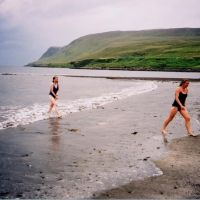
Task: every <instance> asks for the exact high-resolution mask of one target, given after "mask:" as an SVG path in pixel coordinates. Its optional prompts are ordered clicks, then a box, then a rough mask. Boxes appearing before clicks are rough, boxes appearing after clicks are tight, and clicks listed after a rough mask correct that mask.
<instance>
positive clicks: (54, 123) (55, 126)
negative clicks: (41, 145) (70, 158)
mask: <svg viewBox="0 0 200 200" xmlns="http://www.w3.org/2000/svg"><path fill="white" fill-rule="evenodd" d="M49 130H50V136H51V138H50V140H51V147H50V148H51V149H52V150H53V151H58V150H59V147H60V137H61V134H60V119H58V118H51V119H49Z"/></svg>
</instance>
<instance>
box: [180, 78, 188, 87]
mask: <svg viewBox="0 0 200 200" xmlns="http://www.w3.org/2000/svg"><path fill="white" fill-rule="evenodd" d="M185 82H189V80H188V79H183V80H182V81H181V82H180V85H179V86H182V85H183V84H184V83H185Z"/></svg>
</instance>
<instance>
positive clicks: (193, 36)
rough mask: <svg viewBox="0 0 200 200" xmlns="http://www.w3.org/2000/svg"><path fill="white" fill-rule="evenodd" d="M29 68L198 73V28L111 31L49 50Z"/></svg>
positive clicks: (199, 66) (199, 55)
mask: <svg viewBox="0 0 200 200" xmlns="http://www.w3.org/2000/svg"><path fill="white" fill-rule="evenodd" d="M29 66H40V67H41V66H43V67H70V68H91V69H128V70H167V71H200V28H178V29H158V30H145V31H114V32H106V33H98V34H92V35H87V36H83V37H80V38H78V39H76V40H74V41H72V42H71V43H70V44H69V45H67V46H64V47H50V48H49V49H48V50H47V51H46V52H45V53H44V54H43V55H42V57H41V58H40V59H39V60H38V61H36V62H33V63H30V64H29Z"/></svg>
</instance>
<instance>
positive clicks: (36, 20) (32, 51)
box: [0, 0, 200, 65]
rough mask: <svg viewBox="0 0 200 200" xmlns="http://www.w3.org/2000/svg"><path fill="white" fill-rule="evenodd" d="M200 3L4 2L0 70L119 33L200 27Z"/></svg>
mask: <svg viewBox="0 0 200 200" xmlns="http://www.w3.org/2000/svg"><path fill="white" fill-rule="evenodd" d="M199 8H200V0H0V65H24V64H27V63H28V62H32V61H35V60H37V59H38V58H39V57H40V56H41V55H42V54H43V53H44V51H46V50H47V48H49V47H50V46H64V45H67V44H68V43H69V42H71V41H72V40H74V39H76V38H78V37H80V36H83V35H87V34H91V33H98V32H105V31H114V30H142V29H154V28H180V27H200V9H199Z"/></svg>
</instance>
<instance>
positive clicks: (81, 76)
mask: <svg viewBox="0 0 200 200" xmlns="http://www.w3.org/2000/svg"><path fill="white" fill-rule="evenodd" d="M0 75H1V76H17V75H27V74H24V73H22V74H17V73H0ZM36 75H37V76H38V74H36ZM41 76H52V75H41ZM58 76H63V77H72V78H105V79H116V80H146V81H148V80H149V81H169V82H170V81H181V80H183V79H189V81H191V82H200V78H184V77H183V78H178V77H177V78H169V77H144V76H143V77H138V76H137V77H136V76H135V77H133V76H129V77H127V76H98V75H94V76H92V75H67V74H59V75H58Z"/></svg>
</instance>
